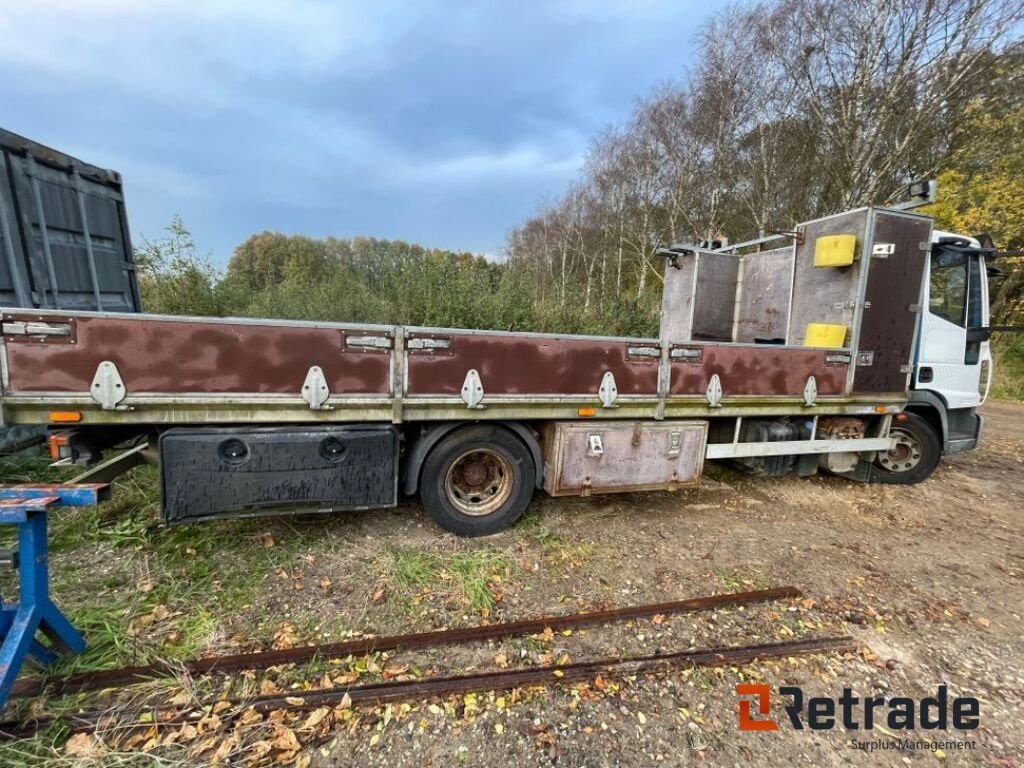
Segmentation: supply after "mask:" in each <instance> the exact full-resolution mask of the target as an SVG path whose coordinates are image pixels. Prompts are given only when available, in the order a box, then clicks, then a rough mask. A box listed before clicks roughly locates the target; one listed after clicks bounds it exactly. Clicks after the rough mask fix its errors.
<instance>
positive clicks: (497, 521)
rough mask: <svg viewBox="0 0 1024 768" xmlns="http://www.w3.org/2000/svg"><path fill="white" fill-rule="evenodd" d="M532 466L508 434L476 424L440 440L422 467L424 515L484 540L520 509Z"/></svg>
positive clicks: (529, 491)
mask: <svg viewBox="0 0 1024 768" xmlns="http://www.w3.org/2000/svg"><path fill="white" fill-rule="evenodd" d="M536 476H537V468H536V467H535V466H534V462H533V456H532V455H531V454H530V450H529V448H527V447H526V445H525V444H524V443H523V441H522V440H520V439H519V438H518V437H516V436H515V435H514V434H513V433H512V432H510V431H509V430H507V429H504V428H502V427H499V426H494V425H489V424H478V425H475V426H471V427H465V428H463V429H458V430H456V431H454V432H452V433H451V434H450V435H447V436H445V437H443V438H442V439H441V440H440V442H438V444H437V445H435V446H434V447H433V448H432V449H431V451H430V454H429V455H428V456H427V459H426V461H425V462H424V463H423V473H422V476H421V479H420V498H421V500H422V501H423V506H424V507H426V510H427V512H428V513H430V516H431V517H432V518H434V520H435V521H437V523H438V525H440V526H441V527H442V528H444V529H445V530H448V531H451V532H452V533H455V534H457V535H459V536H487V535H489V534H492V533H497V532H498V531H501V530H503V529H505V528H507V527H508V526H510V525H512V523H514V522H515V521H516V520H518V519H519V517H520V516H521V515H522V514H523V512H525V511H526V507H527V505H528V504H529V503H530V499H531V498H532V497H533V489H534V487H535V485H536Z"/></svg>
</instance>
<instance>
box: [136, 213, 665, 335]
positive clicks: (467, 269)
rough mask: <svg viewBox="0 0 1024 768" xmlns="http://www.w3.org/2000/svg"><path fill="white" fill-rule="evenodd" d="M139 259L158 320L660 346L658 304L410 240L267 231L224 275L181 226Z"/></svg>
mask: <svg viewBox="0 0 1024 768" xmlns="http://www.w3.org/2000/svg"><path fill="white" fill-rule="evenodd" d="M167 232H168V235H167V236H166V237H164V238H162V239H161V240H158V241H156V242H146V243H145V245H144V246H143V247H142V248H141V249H140V250H139V251H138V253H137V255H136V258H137V260H138V263H139V272H140V286H141V288H142V295H143V306H144V307H145V309H146V311H148V312H158V313H166V314H189V315H220V316H237V317H269V318H283V319H291V320H325V321H333V322H353V323H381V324H405V325H427V326H435V327H450V328H484V329H493V330H510V329H515V330H521V331H530V330H532V331H549V332H562V333H592V334H616V335H650V334H652V333H654V332H655V331H656V330H657V306H656V304H655V303H654V301H653V299H652V298H651V297H644V298H643V299H638V298H636V297H635V296H634V295H633V294H632V292H631V293H630V294H629V295H623V296H612V297H608V298H606V299H605V300H604V306H603V308H600V311H596V310H598V309H599V308H598V307H596V306H592V307H590V308H589V309H587V308H585V307H586V301H585V297H584V296H583V295H582V290H581V289H579V288H578V287H574V286H569V287H568V288H567V291H568V300H565V301H556V299H555V295H554V294H551V295H550V296H549V295H546V294H545V292H544V290H543V287H544V286H542V285H538V283H537V281H536V279H535V278H534V275H533V274H532V273H531V272H528V271H527V270H524V269H520V268H517V266H516V265H515V264H514V263H510V262H497V261H491V260H489V259H486V258H484V257H482V256H477V255H474V254H470V253H464V252H454V251H445V250H439V249H431V248H424V247H423V246H420V245H415V244H410V243H405V242H402V241H400V240H378V239H375V238H365V237H357V238H353V239H351V240H340V239H337V238H327V239H325V240H318V239H314V238H310V237H306V236H304V235H284V234H281V233H277V232H262V233H260V234H258V235H253V236H252V237H250V238H249V239H247V240H246V241H245V242H244V243H242V244H241V245H240V246H238V248H236V249H235V253H234V255H233V256H232V258H231V260H230V261H229V263H228V267H227V270H226V271H225V272H224V273H223V274H222V273H220V272H219V271H218V270H217V269H216V268H215V267H213V266H212V264H211V263H210V260H209V257H204V256H200V255H199V254H198V252H197V250H196V246H195V244H194V242H193V240H192V236H191V234H190V233H189V231H188V229H187V228H186V227H185V225H184V223H183V222H182V220H181V218H180V217H175V219H174V220H173V221H172V222H171V225H170V226H169V227H168V228H167Z"/></svg>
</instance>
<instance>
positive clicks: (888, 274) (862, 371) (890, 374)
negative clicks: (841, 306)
mask: <svg viewBox="0 0 1024 768" xmlns="http://www.w3.org/2000/svg"><path fill="white" fill-rule="evenodd" d="M931 234H932V223H931V220H930V219H925V218H919V217H916V216H907V215H905V214H899V213H891V212H888V211H876V212H875V232H874V243H875V245H882V244H888V245H891V246H892V247H893V253H892V254H891V255H889V256H887V257H886V258H872V259H871V266H870V267H869V268H868V281H867V288H866V289H865V295H864V300H865V301H864V314H863V317H862V318H861V323H860V341H859V342H858V344H857V348H858V349H857V351H858V352H871V353H872V361H871V365H862V366H857V373H856V374H855V375H854V378H853V391H854V392H857V393H864V394H868V393H872V394H873V393H886V394H900V395H902V394H904V393H905V392H906V391H907V383H908V382H909V379H910V376H909V373H908V372H907V369H906V368H905V367H904V366H908V365H910V360H911V356H912V352H913V349H914V335H915V329H916V328H917V319H918V315H917V313H916V312H914V311H913V308H912V305H914V304H917V303H918V302H920V301H921V298H920V297H921V280H922V278H923V277H924V265H925V260H926V259H927V252H926V251H923V250H921V244H922V243H924V244H925V245H926V247H927V245H928V243H929V242H930V241H931Z"/></svg>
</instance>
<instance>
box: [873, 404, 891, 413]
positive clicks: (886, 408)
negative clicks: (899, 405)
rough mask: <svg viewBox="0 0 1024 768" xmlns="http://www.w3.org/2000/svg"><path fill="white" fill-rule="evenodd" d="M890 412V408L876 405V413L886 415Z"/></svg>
mask: <svg viewBox="0 0 1024 768" xmlns="http://www.w3.org/2000/svg"><path fill="white" fill-rule="evenodd" d="M888 410H889V408H888V406H885V405H876V406H875V413H885V412H886V411H888Z"/></svg>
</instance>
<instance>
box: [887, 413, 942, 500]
mask: <svg viewBox="0 0 1024 768" xmlns="http://www.w3.org/2000/svg"><path fill="white" fill-rule="evenodd" d="M889 437H892V438H893V439H894V440H896V445H895V446H894V447H893V449H892V450H891V451H888V452H885V453H883V452H881V451H879V453H878V456H877V457H876V458H875V463H874V466H873V467H872V472H871V480H872V482H876V483H889V484H891V485H913V484H914V483H920V482H921V481H922V480H926V479H928V477H929V476H931V474H932V472H934V471H935V468H936V467H937V466H939V460H940V459H941V458H942V445H941V443H940V442H939V436H938V435H937V434H936V433H935V429H934V428H933V427H932V425H931V424H929V423H928V422H927V421H925V420H924V419H923V418H921V417H920V416H918V415H917V414H914V413H901V414H900V415H899V416H897V417H896V418H894V419H893V422H892V427H890V429H889Z"/></svg>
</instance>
